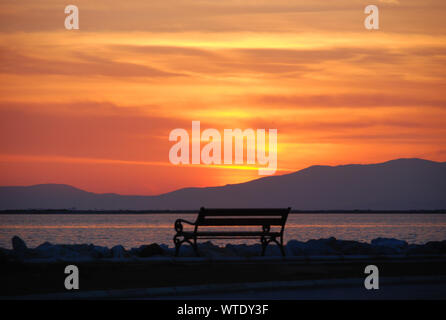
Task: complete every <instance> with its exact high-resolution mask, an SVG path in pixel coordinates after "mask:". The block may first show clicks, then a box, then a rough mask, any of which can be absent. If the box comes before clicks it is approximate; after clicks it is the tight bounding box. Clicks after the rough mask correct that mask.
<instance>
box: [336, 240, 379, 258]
mask: <svg viewBox="0 0 446 320" xmlns="http://www.w3.org/2000/svg"><path fill="white" fill-rule="evenodd" d="M335 250H336V251H338V252H339V253H341V254H343V255H364V254H370V253H371V252H372V248H371V245H370V244H368V243H364V242H359V241H351V240H337V241H336V243H335Z"/></svg>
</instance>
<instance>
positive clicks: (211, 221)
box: [173, 207, 291, 256]
mask: <svg viewBox="0 0 446 320" xmlns="http://www.w3.org/2000/svg"><path fill="white" fill-rule="evenodd" d="M290 210H291V208H279V209H209V208H203V207H202V208H200V211H199V213H198V216H197V219H196V220H195V222H190V221H187V220H184V219H177V220H176V221H175V225H174V226H175V231H176V232H177V233H176V234H175V236H174V238H173V242H174V243H175V256H178V254H179V251H180V247H181V245H182V244H183V243H185V242H187V243H189V244H190V245H191V246H192V247H193V249H194V251H195V254H196V255H197V256H198V248H197V240H198V239H259V240H260V243H261V244H262V256H263V255H265V250H266V247H267V246H268V244H269V243H270V242H275V243H276V244H277V245H278V246H279V247H280V251H281V253H282V255H283V256H285V250H284V248H283V231H284V229H285V223H286V219H287V218H288V213H289V212H290ZM183 224H187V225H190V226H191V227H190V229H191V230H190V231H186V230H185V229H184V226H183ZM223 226H226V227H228V226H233V227H245V226H258V227H259V230H252V231H251V230H249V231H240V230H236V229H237V228H233V229H232V230H230V231H227V230H225V231H221V230H220V231H219V230H216V231H214V230H211V231H210V230H199V229H203V228H200V227H213V228H210V229H218V227H223ZM215 227H216V228H215ZM271 227H273V228H271Z"/></svg>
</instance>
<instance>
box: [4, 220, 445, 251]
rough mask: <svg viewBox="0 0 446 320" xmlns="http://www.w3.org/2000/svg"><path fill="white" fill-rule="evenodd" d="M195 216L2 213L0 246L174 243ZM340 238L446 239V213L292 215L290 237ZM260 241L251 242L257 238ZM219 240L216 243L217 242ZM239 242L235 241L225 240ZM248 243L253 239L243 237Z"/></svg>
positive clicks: (135, 245) (286, 236) (409, 240)
mask: <svg viewBox="0 0 446 320" xmlns="http://www.w3.org/2000/svg"><path fill="white" fill-rule="evenodd" d="M195 217H196V215H195V214H142V215H141V214H139V215H138V214H112V215H107V214H88V215H87V214H77V215H76V214H63V215H58V214H57V215H44V214H42V215H37V214H32V215H31V214H26V215H25V214H23V215H22V214H20V215H0V247H4V248H11V238H12V237H13V236H14V235H18V236H19V237H21V238H22V239H24V240H25V241H26V243H27V245H28V246H29V247H35V246H37V245H39V244H41V243H43V242H45V241H49V242H52V243H58V244H60V243H67V244H68V243H94V244H96V245H103V246H108V247H111V246H114V245H117V244H122V245H123V246H124V247H126V248H131V247H137V246H140V245H142V244H149V243H153V242H157V243H164V244H168V245H169V246H170V247H171V246H172V237H173V235H174V233H175V231H174V229H173V223H174V221H175V219H177V218H185V219H187V220H192V221H193V220H194V219H195ZM332 236H333V237H336V238H338V239H345V240H360V241H367V242H369V241H370V240H372V239H374V238H377V237H392V238H397V239H402V240H406V241H407V242H409V243H425V242H427V241H439V240H446V215H441V214H291V215H290V216H289V218H288V222H287V224H286V228H285V240H286V241H288V240H291V239H297V240H301V241H305V240H309V239H319V238H327V237H332ZM253 241H254V242H257V241H255V240H251V243H252V242H253ZM214 242H215V241H214ZM225 242H231V243H236V241H232V240H229V241H227V240H220V241H219V242H215V243H217V244H224V243H225ZM242 242H243V243H247V242H249V241H242Z"/></svg>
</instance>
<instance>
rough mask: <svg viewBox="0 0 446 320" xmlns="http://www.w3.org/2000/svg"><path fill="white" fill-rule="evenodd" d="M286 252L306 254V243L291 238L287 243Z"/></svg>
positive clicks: (296, 254)
mask: <svg viewBox="0 0 446 320" xmlns="http://www.w3.org/2000/svg"><path fill="white" fill-rule="evenodd" d="M286 253H287V255H288V254H290V255H292V256H303V255H305V243H304V242H301V241H297V240H290V241H288V243H287V244H286Z"/></svg>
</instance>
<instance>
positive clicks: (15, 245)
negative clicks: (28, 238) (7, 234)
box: [12, 236, 28, 254]
mask: <svg viewBox="0 0 446 320" xmlns="http://www.w3.org/2000/svg"><path fill="white" fill-rule="evenodd" d="M12 249H13V250H14V251H15V252H16V253H19V254H24V253H25V252H26V251H27V250H28V247H27V246H26V243H25V241H23V240H22V239H21V238H20V237H18V236H14V237H12Z"/></svg>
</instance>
